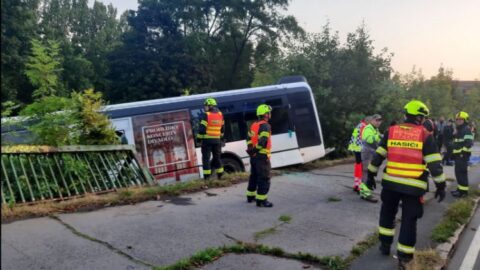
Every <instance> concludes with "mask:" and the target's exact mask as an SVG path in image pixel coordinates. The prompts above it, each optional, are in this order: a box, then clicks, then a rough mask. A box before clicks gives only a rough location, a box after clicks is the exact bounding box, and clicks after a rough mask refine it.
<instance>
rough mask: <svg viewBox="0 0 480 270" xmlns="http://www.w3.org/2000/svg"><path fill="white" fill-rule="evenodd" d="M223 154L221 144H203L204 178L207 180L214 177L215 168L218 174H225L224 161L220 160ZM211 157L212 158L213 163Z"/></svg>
mask: <svg viewBox="0 0 480 270" xmlns="http://www.w3.org/2000/svg"><path fill="white" fill-rule="evenodd" d="M221 154H222V144H221V143H207V142H206V141H204V142H202V163H203V176H204V178H205V179H207V178H209V177H210V175H212V169H213V168H214V169H217V174H219V173H223V165H222V159H221V158H220V155H221ZM210 156H212V161H211V162H210Z"/></svg>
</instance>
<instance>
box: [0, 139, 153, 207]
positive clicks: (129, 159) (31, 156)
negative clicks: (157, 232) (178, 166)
mask: <svg viewBox="0 0 480 270" xmlns="http://www.w3.org/2000/svg"><path fill="white" fill-rule="evenodd" d="M1 153H2V156H1V167H2V168H1V170H2V180H1V196H2V204H12V203H28V202H38V201H44V200H64V199H66V198H70V197H75V196H80V195H84V194H87V193H102V192H106V191H112V190H116V189H118V188H126V187H131V186H140V185H145V184H151V183H152V181H151V178H150V175H148V172H146V171H144V170H143V169H142V167H141V165H140V163H139V162H138V160H137V159H136V157H135V147H134V146H133V145H103V146H84V145H78V146H62V147H49V146H33V145H16V146H2V149H1Z"/></svg>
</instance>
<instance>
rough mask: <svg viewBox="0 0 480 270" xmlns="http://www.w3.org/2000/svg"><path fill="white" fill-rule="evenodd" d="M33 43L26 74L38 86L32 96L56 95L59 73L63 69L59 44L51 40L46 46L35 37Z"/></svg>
mask: <svg viewBox="0 0 480 270" xmlns="http://www.w3.org/2000/svg"><path fill="white" fill-rule="evenodd" d="M31 44H32V55H30V56H29V57H28V61H27V63H26V70H25V74H26V75H27V77H28V79H29V80H30V82H31V83H32V85H33V86H34V87H35V88H36V90H35V91H33V94H32V96H33V97H34V98H41V97H46V96H51V95H55V94H56V93H57V90H58V89H57V88H58V87H59V79H58V75H59V73H60V72H61V71H62V69H61V68H60V64H61V59H60V55H59V49H60V48H59V44H58V42H55V41H51V40H49V41H47V46H45V45H43V44H42V43H41V42H40V41H39V40H37V39H33V40H32V42H31Z"/></svg>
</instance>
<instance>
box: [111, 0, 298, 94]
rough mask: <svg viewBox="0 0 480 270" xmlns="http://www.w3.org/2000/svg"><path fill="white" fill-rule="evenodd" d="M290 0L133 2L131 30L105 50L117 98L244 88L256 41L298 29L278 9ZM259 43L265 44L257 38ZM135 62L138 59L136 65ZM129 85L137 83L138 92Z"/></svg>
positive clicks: (112, 87)
mask: <svg viewBox="0 0 480 270" xmlns="http://www.w3.org/2000/svg"><path fill="white" fill-rule="evenodd" d="M288 2H289V1H288V0H261V1H241V2H238V1H227V0H223V1H214V0H207V1H173V0H143V1H139V8H138V11H137V12H130V15H129V18H128V21H129V25H130V29H131V31H130V32H129V33H127V34H126V35H125V36H124V39H123V41H124V46H123V47H122V48H119V49H118V50H117V51H116V52H115V53H113V54H112V55H111V58H110V59H112V69H111V72H110V75H109V77H110V78H111V79H112V80H113V78H115V81H113V83H112V85H111V87H110V89H109V91H108V96H109V97H110V98H112V99H115V100H128V99H132V98H133V99H145V98H153V97H165V96H175V95H180V94H181V93H183V89H185V88H189V89H192V90H193V92H205V91H212V90H223V89H231V88H239V87H248V86H249V85H250V84H251V82H252V80H253V74H254V72H253V69H252V67H253V63H254V62H253V61H252V60H253V57H254V56H256V54H255V51H256V47H257V45H258V44H259V42H260V40H267V39H269V40H270V41H272V40H273V42H270V44H271V45H272V44H277V43H276V42H277V41H278V40H280V39H281V37H285V36H286V35H294V34H297V33H303V32H302V30H301V28H300V27H298V25H297V23H296V21H295V19H294V18H293V17H289V16H284V15H282V14H281V13H280V12H278V9H280V8H286V7H287V6H288ZM262 44H265V43H262ZM140 63H141V64H140ZM130 89H137V91H138V97H135V93H132V91H131V90H130Z"/></svg>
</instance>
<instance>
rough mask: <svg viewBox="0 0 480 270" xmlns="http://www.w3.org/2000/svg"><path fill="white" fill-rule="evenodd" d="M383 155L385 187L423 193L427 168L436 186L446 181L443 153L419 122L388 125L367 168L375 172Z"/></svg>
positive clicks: (399, 190)
mask: <svg viewBox="0 0 480 270" xmlns="http://www.w3.org/2000/svg"><path fill="white" fill-rule="evenodd" d="M385 158H386V159H387V166H386V168H385V170H384V173H383V179H382V186H383V188H385V189H388V190H392V191H396V192H399V193H403V194H407V195H411V196H422V195H423V194H425V192H426V191H427V190H428V173H427V172H426V171H425V170H426V169H427V168H428V170H429V171H430V173H431V175H432V177H433V180H434V182H435V185H436V186H437V187H438V186H440V185H442V186H444V185H445V174H444V173H443V168H442V165H441V162H442V157H441V155H440V153H438V150H437V146H436V143H435V140H434V139H433V136H432V135H431V134H429V133H428V132H427V131H426V130H425V129H424V128H423V126H421V125H416V124H414V123H404V124H400V125H395V126H392V127H390V128H389V130H388V131H387V132H386V133H385V136H384V137H383V139H382V140H381V141H380V144H379V146H378V148H377V149H376V152H375V155H374V157H373V160H372V162H371V164H370V165H369V166H368V170H369V171H370V172H372V173H375V174H376V173H377V172H378V167H379V166H380V165H381V164H382V162H383V160H384V159H385Z"/></svg>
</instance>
